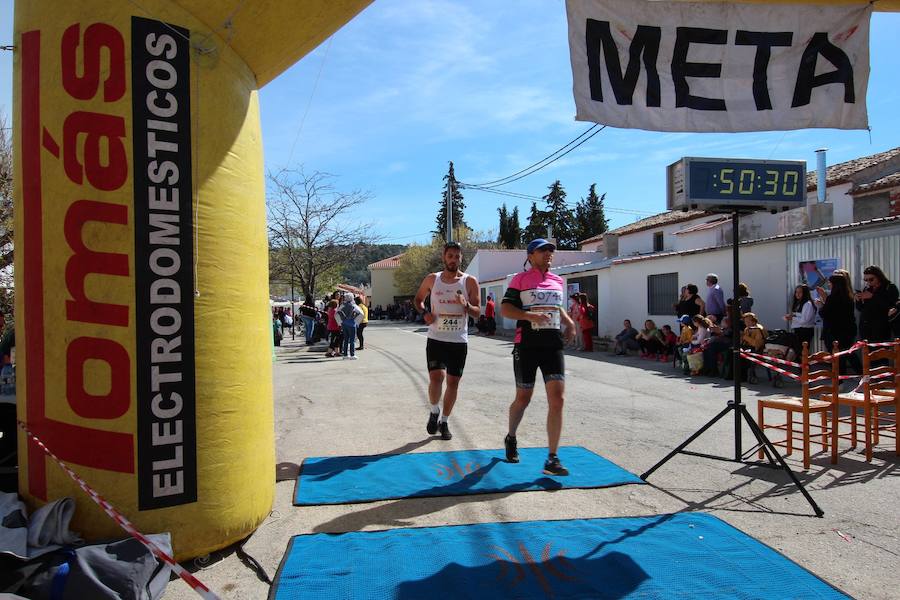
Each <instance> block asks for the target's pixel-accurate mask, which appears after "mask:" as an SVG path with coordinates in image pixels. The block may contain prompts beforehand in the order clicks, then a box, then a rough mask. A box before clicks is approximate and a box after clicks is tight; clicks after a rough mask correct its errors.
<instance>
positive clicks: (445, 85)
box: [0, 0, 900, 243]
mask: <svg viewBox="0 0 900 600" xmlns="http://www.w3.org/2000/svg"><path fill="white" fill-rule="evenodd" d="M11 21H12V1H11V0H0V45H5V44H9V43H12V25H11ZM897 32H900V14H894V13H875V14H874V16H873V21H872V31H871V42H870V45H871V69H872V72H871V75H870V79H869V91H868V109H869V122H870V125H871V129H872V130H871V132H868V131H842V130H832V129H812V130H799V131H787V132H781V131H778V132H765V133H731V134H681V133H653V132H645V131H636V130H622V129H612V128H607V129H606V130H605V131H603V132H601V133H600V134H598V135H596V136H595V137H593V139H591V140H590V141H589V142H587V143H586V144H584V145H583V146H581V147H580V148H578V149H577V150H575V151H574V152H572V153H571V154H569V155H568V156H566V157H565V158H563V159H561V160H559V161H558V162H556V163H554V164H553V165H551V166H550V167H547V168H545V169H543V170H542V171H539V172H538V173H536V174H534V175H531V176H529V177H527V178H525V179H522V180H520V181H517V182H515V183H512V184H511V185H509V186H506V187H505V188H504V189H507V190H509V191H513V192H518V193H522V194H527V195H531V196H543V195H544V194H546V192H547V188H548V187H549V186H550V184H552V183H553V181H554V180H556V179H559V180H560V181H561V182H562V185H563V186H564V188H565V189H566V192H567V193H568V198H569V200H570V201H571V202H572V203H573V204H574V202H575V201H576V200H577V199H579V198H581V197H583V196H585V195H586V194H587V190H588V188H589V186H590V185H591V183H596V184H597V190H598V192H600V193H603V192H605V193H606V204H607V206H608V207H610V209H624V210H631V211H642V213H643V214H652V213H656V212H661V211H663V210H665V167H666V165H668V164H670V163H672V162H674V161H675V160H678V159H679V158H680V157H682V156H723V157H749V158H772V159H801V160H807V161H808V163H809V168H810V169H814V168H815V152H814V151H815V149H816V148H820V147H823V146H824V147H827V148H829V152H828V160H829V163H830V164H832V163H836V162H841V161H845V160H850V159H853V158H856V157H858V156H864V155H867V154H874V153H876V152H881V151H883V150H886V149H889V148H892V147H895V146H897V145H900V121H898V119H897V117H896V114H897V112H898V111H897V107H898V106H900V86H898V85H897V81H898V80H900V53H898V52H897V51H896V35H897ZM11 77H12V67H11V56H10V53H9V52H0V111H3V112H4V113H5V114H6V115H9V113H10V110H11V83H12V82H11ZM571 88H572V74H571V67H570V65H569V50H568V39H567V26H566V16H565V5H564V2H563V1H562V0H517V1H516V2H483V1H475V0H378V2H375V3H373V4H372V5H371V6H369V7H368V8H367V9H366V10H365V11H363V12H362V13H361V14H360V15H359V16H358V17H356V19H354V20H353V21H351V22H350V23H348V24H347V25H346V26H345V27H344V28H342V29H341V30H339V31H338V32H336V33H335V34H334V35H333V36H332V37H331V38H330V39H329V40H327V41H325V42H324V43H323V44H322V45H321V46H319V48H317V49H316V50H315V51H313V52H312V53H310V54H309V55H307V56H306V57H305V58H304V59H303V60H301V61H300V62H298V63H297V64H296V65H294V66H293V67H292V68H291V69H289V70H288V71H286V72H285V73H283V74H282V75H281V76H280V77H279V78H277V79H276V80H275V81H273V82H272V83H270V84H269V85H268V86H266V87H265V88H263V90H262V91H261V92H260V98H261V106H262V127H263V139H264V145H265V164H266V168H267V169H270V170H277V169H279V168H282V167H285V166H298V165H302V166H303V167H304V168H305V169H306V170H307V171H315V170H319V171H325V172H328V173H331V174H334V175H336V176H337V180H336V182H335V183H336V186H337V187H338V188H339V189H341V190H345V191H349V190H351V189H360V190H368V191H371V192H372V194H373V196H374V198H373V200H371V202H370V203H369V204H368V205H367V206H366V209H365V213H364V214H363V215H359V218H360V219H361V220H367V221H371V222H372V223H373V224H374V227H375V230H376V231H377V233H379V234H380V235H381V236H382V237H383V239H384V241H390V242H395V243H409V242H413V241H415V242H423V241H427V239H429V237H430V234H429V233H428V232H429V231H430V230H431V229H433V228H434V219H435V214H436V211H437V206H438V202H439V201H440V199H441V189H442V184H443V181H442V177H443V175H444V174H445V173H446V171H447V162H448V161H450V160H452V161H454V164H455V167H456V175H457V178H458V179H459V180H461V181H463V182H471V183H479V182H483V181H488V180H493V179H497V178H500V177H504V176H506V175H509V174H511V173H514V172H516V171H519V170H520V169H522V168H524V167H527V166H528V165H530V164H532V163H534V162H536V161H538V160H540V159H541V158H543V157H545V156H547V155H548V154H550V153H551V152H553V151H554V150H556V149H557V148H559V147H560V146H562V145H563V144H565V143H566V142H568V141H569V140H571V139H572V138H574V137H576V136H577V135H578V134H580V133H581V132H583V131H584V130H586V129H587V128H588V127H589V124H588V123H584V122H576V121H574V117H573V116H574V113H575V106H574V101H573V99H572V91H571ZM463 193H464V195H465V202H466V207H467V208H466V213H465V215H466V220H467V221H468V223H469V225H470V226H471V227H473V228H474V229H476V230H481V231H485V230H491V229H493V230H494V231H496V228H497V208H498V207H499V206H500V204H501V203H502V202H506V204H507V206H508V207H509V208H510V209H512V207H513V206H516V205H518V206H519V211H520V213H521V214H522V215H523V225H524V224H525V223H524V216H525V215H527V213H528V210H529V207H530V201H529V200H517V199H514V198H504V197H501V196H497V195H494V194H487V193H484V192H476V191H474V190H464V191H463ZM607 216H609V217H610V225H611V226H613V227H616V226H620V225H624V224H626V223H629V222H632V221H634V220H635V219H636V218H638V215H634V214H625V213H620V212H613V211H610V212H609V213H608V215H607Z"/></svg>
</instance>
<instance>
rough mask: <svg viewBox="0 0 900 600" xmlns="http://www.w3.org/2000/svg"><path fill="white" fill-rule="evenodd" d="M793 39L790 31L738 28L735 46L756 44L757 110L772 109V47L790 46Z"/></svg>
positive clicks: (754, 78) (755, 86)
mask: <svg viewBox="0 0 900 600" xmlns="http://www.w3.org/2000/svg"><path fill="white" fill-rule="evenodd" d="M793 39H794V34H793V33H792V32H790V31H782V32H778V33H766V32H763V31H743V30H741V29H738V31H737V35H736V36H735V38H734V45H735V46H756V58H755V59H754V61H753V101H754V102H756V110H771V109H772V100H771V98H769V78H768V69H769V59H770V58H772V47H773V46H790V45H791V42H792V41H793Z"/></svg>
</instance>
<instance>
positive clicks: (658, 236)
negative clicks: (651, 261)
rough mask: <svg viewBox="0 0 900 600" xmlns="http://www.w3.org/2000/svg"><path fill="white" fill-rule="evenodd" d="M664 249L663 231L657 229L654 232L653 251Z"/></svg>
mask: <svg viewBox="0 0 900 600" xmlns="http://www.w3.org/2000/svg"><path fill="white" fill-rule="evenodd" d="M662 250H663V232H662V231H657V232H656V233H654V234H653V251H654V252H662Z"/></svg>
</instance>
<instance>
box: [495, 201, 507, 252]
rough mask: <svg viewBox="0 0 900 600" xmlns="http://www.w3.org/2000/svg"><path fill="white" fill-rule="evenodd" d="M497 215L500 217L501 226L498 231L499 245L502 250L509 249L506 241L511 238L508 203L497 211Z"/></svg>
mask: <svg viewBox="0 0 900 600" xmlns="http://www.w3.org/2000/svg"><path fill="white" fill-rule="evenodd" d="M497 214H498V215H499V217H500V226H499V227H498V229H497V244H498V245H499V246H500V247H501V248H508V247H509V246H507V245H506V240H507V239H508V238H509V211H508V210H506V202H504V203H503V206H501V207H500V208H498V209H497Z"/></svg>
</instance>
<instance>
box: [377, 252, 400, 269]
mask: <svg viewBox="0 0 900 600" xmlns="http://www.w3.org/2000/svg"><path fill="white" fill-rule="evenodd" d="M404 254H406V252H401V253H400V254H398V255H397V256H391V257H389V258H383V259H381V260H379V261H378V262H373V263H372V264H371V265H369V268H370V269H396V268H397V267H399V266H400V259H401V258H403V255H404Z"/></svg>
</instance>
